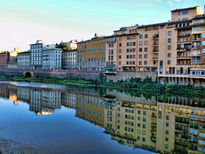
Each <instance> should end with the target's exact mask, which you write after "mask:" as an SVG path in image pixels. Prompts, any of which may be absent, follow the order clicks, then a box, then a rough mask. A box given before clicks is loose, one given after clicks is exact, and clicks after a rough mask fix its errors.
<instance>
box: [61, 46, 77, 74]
mask: <svg viewBox="0 0 205 154" xmlns="http://www.w3.org/2000/svg"><path fill="white" fill-rule="evenodd" d="M62 69H66V70H75V69H77V50H76V49H75V50H69V51H63V53H62Z"/></svg>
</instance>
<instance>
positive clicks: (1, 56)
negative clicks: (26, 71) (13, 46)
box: [0, 52, 10, 68]
mask: <svg viewBox="0 0 205 154" xmlns="http://www.w3.org/2000/svg"><path fill="white" fill-rule="evenodd" d="M9 59H10V53H9V52H2V53H0V68H8V63H9Z"/></svg>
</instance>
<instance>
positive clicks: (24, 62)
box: [17, 52, 31, 69]
mask: <svg viewBox="0 0 205 154" xmlns="http://www.w3.org/2000/svg"><path fill="white" fill-rule="evenodd" d="M17 67H18V69H30V68H31V52H21V53H18V56H17Z"/></svg>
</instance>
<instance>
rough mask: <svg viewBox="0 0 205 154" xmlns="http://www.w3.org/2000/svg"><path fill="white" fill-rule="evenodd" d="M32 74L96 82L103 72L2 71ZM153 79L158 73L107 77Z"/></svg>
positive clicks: (110, 76)
mask: <svg viewBox="0 0 205 154" xmlns="http://www.w3.org/2000/svg"><path fill="white" fill-rule="evenodd" d="M27 73H30V74H31V76H32V77H44V78H58V79H64V78H67V79H82V80H96V79H99V78H100V74H101V73H102V72H101V71H69V70H66V71H65V70H59V71H52V70H50V71H49V70H18V69H0V75H16V76H23V75H24V76H25V75H26V74H27ZM146 77H151V78H152V80H153V81H155V80H156V77H157V73H156V72H118V73H117V74H116V75H106V79H107V81H110V80H112V81H113V82H117V81H118V80H125V79H130V78H141V79H142V80H143V79H145V78H146Z"/></svg>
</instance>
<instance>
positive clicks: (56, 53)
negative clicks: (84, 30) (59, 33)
mask: <svg viewBox="0 0 205 154" xmlns="http://www.w3.org/2000/svg"><path fill="white" fill-rule="evenodd" d="M42 54H43V60H42V69H48V70H61V69H62V49H59V48H47V49H46V48H45V49H44V50H43V53H42Z"/></svg>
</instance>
